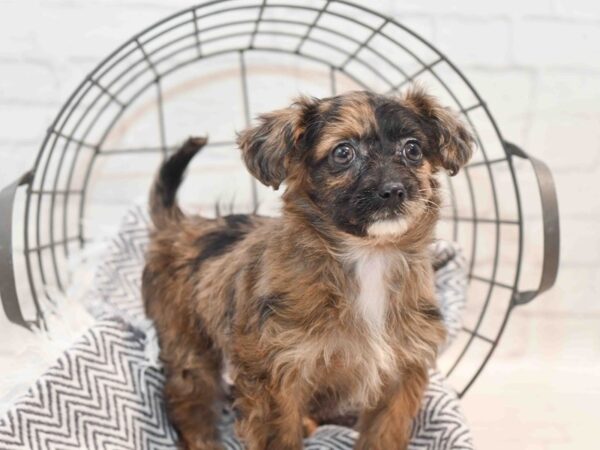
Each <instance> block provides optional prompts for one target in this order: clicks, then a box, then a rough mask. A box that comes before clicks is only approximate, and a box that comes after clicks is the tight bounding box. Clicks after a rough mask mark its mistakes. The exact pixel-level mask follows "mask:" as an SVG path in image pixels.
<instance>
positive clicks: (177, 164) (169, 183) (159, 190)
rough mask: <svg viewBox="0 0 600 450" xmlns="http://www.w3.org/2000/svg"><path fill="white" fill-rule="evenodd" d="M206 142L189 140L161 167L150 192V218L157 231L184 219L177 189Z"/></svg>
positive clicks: (196, 138)
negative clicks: (178, 202) (178, 201)
mask: <svg viewBox="0 0 600 450" xmlns="http://www.w3.org/2000/svg"><path fill="white" fill-rule="evenodd" d="M206 142H207V139H206V138H201V137H191V138H189V139H188V140H187V141H186V142H185V144H183V145H182V146H181V148H180V149H179V150H177V151H176V152H175V153H174V154H173V155H171V156H170V157H169V158H168V159H167V160H166V161H165V162H163V164H162V166H161V167H160V170H159V171H158V174H157V176H156V179H155V180H154V184H153V185H152V189H151V191H150V218H151V219H152V222H153V223H154V226H155V227H156V228H157V229H161V228H165V227H166V226H167V225H168V224H169V223H171V222H177V221H179V220H181V218H182V217H183V212H182V211H181V209H180V208H179V206H178V205H177V189H178V188H179V185H180V184H181V181H182V180H183V174H184V172H185V169H186V167H187V166H188V164H189V163H190V161H191V160H192V158H193V157H194V155H195V154H196V153H198V152H199V151H200V149H201V148H202V147H204V145H205V144H206Z"/></svg>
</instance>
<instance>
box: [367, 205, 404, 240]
mask: <svg viewBox="0 0 600 450" xmlns="http://www.w3.org/2000/svg"><path fill="white" fill-rule="evenodd" d="M408 226H409V218H408V216H407V215H406V213H405V211H404V210H403V209H402V208H384V209H381V210H380V211H377V212H376V213H375V214H373V215H372V217H371V220H370V223H369V225H368V226H367V229H366V230H367V235H369V236H400V235H402V234H404V233H406V230H407V229H408Z"/></svg>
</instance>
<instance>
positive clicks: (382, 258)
mask: <svg viewBox="0 0 600 450" xmlns="http://www.w3.org/2000/svg"><path fill="white" fill-rule="evenodd" d="M388 256H389V255H388V254H387V253H386V252H383V251H377V250H374V251H371V250H362V251H360V252H359V253H357V254H356V255H355V258H356V259H355V261H356V262H355V266H354V267H355V269H354V271H355V277H356V281H357V283H358V293H357V294H356V297H355V302H356V305H355V306H356V308H357V310H358V313H359V314H360V316H362V318H363V319H364V320H365V322H366V325H367V326H368V327H369V329H370V331H371V333H374V334H380V333H382V332H383V331H384V329H385V319H386V314H387V308H388V295H389V292H388V288H387V280H386V277H387V267H388V263H389V261H388Z"/></svg>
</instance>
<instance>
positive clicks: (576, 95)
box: [0, 0, 600, 449]
mask: <svg viewBox="0 0 600 450" xmlns="http://www.w3.org/2000/svg"><path fill="white" fill-rule="evenodd" d="M368 3H369V5H370V6H371V7H372V8H374V9H377V10H379V11H381V12H384V13H388V14H390V15H392V16H394V17H395V18H396V19H397V20H399V21H400V22H402V23H404V24H405V25H407V26H409V27H412V28H413V29H414V30H415V31H417V32H418V33H420V34H421V35H422V36H423V37H425V38H426V39H428V40H430V41H431V42H432V43H433V44H434V45H436V46H437V47H438V48H439V49H440V50H442V51H443V52H445V53H446V54H447V55H448V56H449V58H450V59H451V60H452V61H453V62H455V63H456V64H457V65H458V66H459V67H460V68H461V70H463V71H464V72H465V74H466V75H467V77H468V78H469V79H470V80H471V81H472V82H473V84H474V85H475V87H476V88H477V89H478V91H479V92H480V94H481V95H482V97H483V98H484V99H485V100H486V101H487V102H488V105H489V106H490V109H491V111H492V113H493V114H494V115H495V117H496V119H497V121H498V123H499V124H500V127H501V129H502V131H503V133H504V135H505V137H506V138H508V139H510V140H512V141H514V142H516V143H518V144H520V145H521V146H523V148H524V149H526V150H527V151H529V152H530V153H532V154H533V155H536V156H538V157H541V158H543V159H544V160H545V161H547V163H548V164H549V165H550V166H551V168H552V170H553V173H554V175H555V178H556V183H557V186H558V193H559V202H560V207H561V218H562V236H563V244H562V252H563V253H562V266H561V273H560V278H559V282H558V286H557V288H555V289H554V291H553V292H552V293H550V294H548V295H546V296H544V297H543V298H541V299H539V300H538V301H536V302H535V303H534V304H532V305H530V306H527V307H526V308H523V309H520V310H519V311H518V312H517V314H515V316H514V317H513V319H512V321H511V324H510V326H509V328H508V330H507V337H506V339H505V340H504V341H503V343H502V345H501V346H500V348H499V351H498V353H497V355H496V356H495V358H494V359H493V361H492V363H491V364H490V366H488V368H487V369H486V372H485V374H484V376H483V377H482V379H480V381H478V383H477V384H476V385H475V387H474V389H473V390H472V391H471V393H470V394H469V395H468V398H467V399H466V408H467V414H468V415H469V419H470V421H471V423H472V425H473V427H474V432H475V435H476V438H477V440H478V443H479V445H480V447H481V448H489V449H491V448H507V447H508V446H514V447H518V448H527V449H530V448H531V449H538V448H539V449H541V448H553V449H558V448H584V447H586V445H585V444H589V442H591V441H588V439H591V437H592V434H591V433H592V430H593V427H591V424H592V422H591V421H592V417H593V414H594V410H593V407H592V406H591V404H592V402H591V399H592V397H595V398H597V399H598V400H599V401H600V332H599V331H598V330H600V302H599V289H598V280H600V233H598V225H600V195H599V194H598V192H599V189H598V180H599V179H600V57H599V55H600V44H599V43H600V2H597V1H593V0H529V1H523V0H521V1H516V0H504V1H496V2H483V1H477V0H459V1H442V0H437V1H435V0H421V1H418V0H404V1H391V0H388V1H370V2H368ZM187 6H190V3H189V2H184V1H181V0H169V1H166V0H165V1H158V0H45V1H33V0H0V185H2V186H3V185H5V184H7V183H8V182H9V181H12V179H13V178H16V177H17V176H18V175H20V174H21V173H22V172H24V171H25V170H26V169H28V168H29V167H30V166H31V165H32V163H33V159H34V157H35V154H36V151H37V149H38V146H39V144H40V143H41V141H42V138H43V136H44V133H45V131H46V128H47V126H48V124H49V123H50V121H51V120H52V118H53V116H54V115H55V114H56V112H57V111H58V108H59V107H60V106H61V104H62V103H63V102H64V100H65V99H66V98H67V97H68V95H69V94H70V93H71V91H72V90H73V89H74V88H75V87H76V86H77V84H78V83H79V82H80V81H81V79H82V78H83V77H84V76H85V75H86V74H87V73H88V72H89V71H90V70H91V69H92V68H93V67H94V66H95V65H96V64H97V63H98V61H99V60H100V59H101V58H102V57H104V56H105V55H106V54H108V53H109V52H111V51H112V50H113V49H114V48H116V47H117V46H118V45H119V44H121V43H122V42H123V41H124V40H125V39H127V38H129V37H130V36H131V35H133V34H134V33H135V32H137V31H138V30H140V29H142V28H144V27H146V26H148V25H149V24H151V23H153V22H154V21H156V20H158V19H160V18H162V17H164V16H166V15H168V14H170V13H172V12H175V11H177V10H179V9H181V8H184V7H187ZM529 218H530V219H531V220H532V221H534V222H535V221H536V220H538V219H539V218H538V217H537V216H536V215H533V216H531V217H529Z"/></svg>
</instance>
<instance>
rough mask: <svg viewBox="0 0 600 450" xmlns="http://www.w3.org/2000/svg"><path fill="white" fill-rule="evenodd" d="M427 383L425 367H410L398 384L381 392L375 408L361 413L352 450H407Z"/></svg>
mask: <svg viewBox="0 0 600 450" xmlns="http://www.w3.org/2000/svg"><path fill="white" fill-rule="evenodd" d="M427 382H428V375H427V368H426V367H425V366H412V367H410V368H407V369H406V370H405V371H404V372H403V375H402V378H401V381H400V382H398V383H396V384H395V385H394V386H389V387H388V388H387V389H384V391H383V392H382V396H381V398H380V400H379V402H378V403H377V405H375V407H374V408H370V409H368V410H365V411H364V412H363V413H362V414H361V417H360V420H359V431H360V436H359V439H358V442H357V443H356V445H355V447H354V448H355V450H391V449H395V450H404V449H406V448H407V447H408V443H409V440H410V433H411V429H412V421H413V419H414V417H415V416H416V415H417V412H418V411H419V408H420V406H421V401H422V398H423V393H424V391H425V388H426V387H427Z"/></svg>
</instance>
